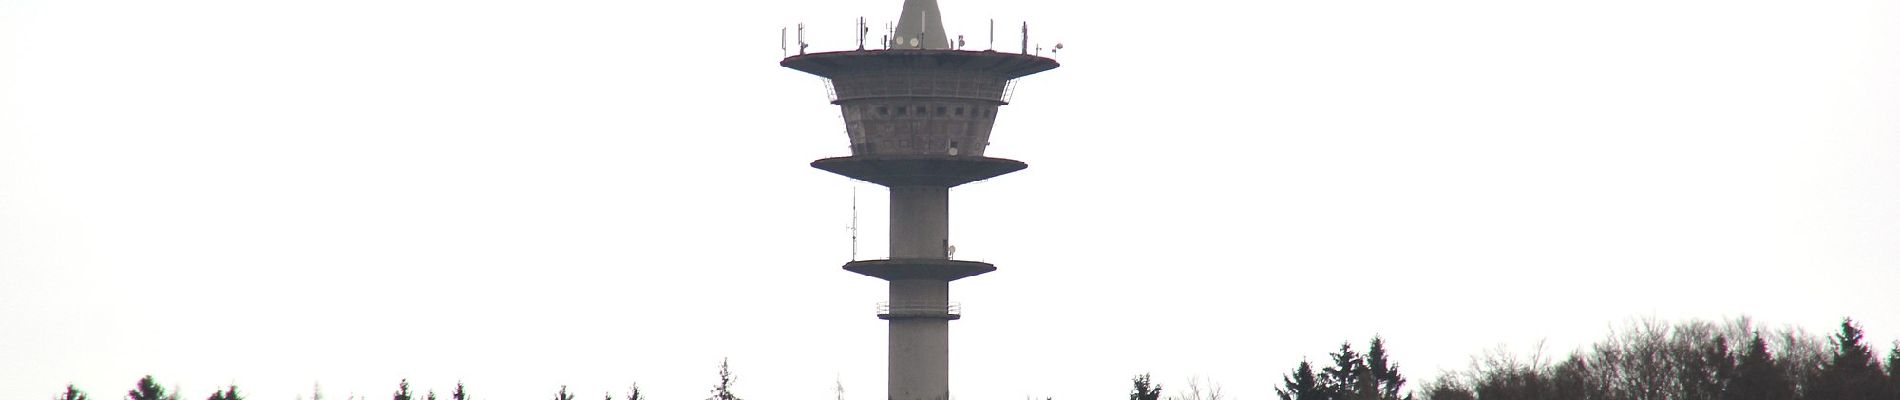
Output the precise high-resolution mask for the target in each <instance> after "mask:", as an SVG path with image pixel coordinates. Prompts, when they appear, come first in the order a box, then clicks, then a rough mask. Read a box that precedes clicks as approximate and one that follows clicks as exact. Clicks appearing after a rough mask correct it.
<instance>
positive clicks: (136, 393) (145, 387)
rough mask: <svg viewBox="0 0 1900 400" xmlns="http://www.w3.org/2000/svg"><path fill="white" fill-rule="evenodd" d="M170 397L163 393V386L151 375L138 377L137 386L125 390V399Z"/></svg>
mask: <svg viewBox="0 0 1900 400" xmlns="http://www.w3.org/2000/svg"><path fill="white" fill-rule="evenodd" d="M171 397H172V396H169V395H166V394H165V387H163V386H159V385H158V381H155V380H153V379H152V376H151V375H146V376H145V377H144V378H139V383H138V388H137V389H133V390H131V391H128V392H125V399H126V400H169V399H171Z"/></svg>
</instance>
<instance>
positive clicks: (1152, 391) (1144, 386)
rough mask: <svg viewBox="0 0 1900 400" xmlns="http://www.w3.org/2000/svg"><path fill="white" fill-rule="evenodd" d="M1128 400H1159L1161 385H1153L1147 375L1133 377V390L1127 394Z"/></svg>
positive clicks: (1151, 379)
mask: <svg viewBox="0 0 1900 400" xmlns="http://www.w3.org/2000/svg"><path fill="white" fill-rule="evenodd" d="M1128 400H1161V384H1158V383H1154V381H1153V378H1152V377H1150V376H1149V375H1148V374H1141V375H1136V376H1135V390H1134V391H1133V392H1129V393H1128Z"/></svg>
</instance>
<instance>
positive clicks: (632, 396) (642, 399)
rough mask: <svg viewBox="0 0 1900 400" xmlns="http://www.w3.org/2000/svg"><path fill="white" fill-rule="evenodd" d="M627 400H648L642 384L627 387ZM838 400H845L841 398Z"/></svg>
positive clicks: (636, 383)
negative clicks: (641, 390) (641, 391)
mask: <svg viewBox="0 0 1900 400" xmlns="http://www.w3.org/2000/svg"><path fill="white" fill-rule="evenodd" d="M839 397H843V395H839ZM627 400H647V398H646V396H645V395H642V394H640V383H638V382H635V383H634V384H632V385H627ZM838 400H844V399H842V398H840V399H838Z"/></svg>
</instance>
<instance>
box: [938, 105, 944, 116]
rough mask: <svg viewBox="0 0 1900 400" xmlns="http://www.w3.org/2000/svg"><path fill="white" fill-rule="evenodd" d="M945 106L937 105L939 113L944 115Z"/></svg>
mask: <svg viewBox="0 0 1900 400" xmlns="http://www.w3.org/2000/svg"><path fill="white" fill-rule="evenodd" d="M943 109H944V107H943V106H937V115H943Z"/></svg>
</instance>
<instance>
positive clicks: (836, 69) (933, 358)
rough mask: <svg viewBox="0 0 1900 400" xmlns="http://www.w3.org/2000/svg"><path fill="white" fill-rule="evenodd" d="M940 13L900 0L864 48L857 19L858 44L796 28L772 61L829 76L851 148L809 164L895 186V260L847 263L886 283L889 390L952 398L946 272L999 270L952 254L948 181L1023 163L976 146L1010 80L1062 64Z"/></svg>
mask: <svg viewBox="0 0 1900 400" xmlns="http://www.w3.org/2000/svg"><path fill="white" fill-rule="evenodd" d="M941 15H942V14H941V13H939V12H938V11H937V2H936V0H905V1H904V9H903V12H902V13H901V14H900V15H899V19H898V21H897V26H896V27H895V28H892V29H890V30H888V31H885V32H881V34H883V36H885V37H884V38H883V41H884V43H880V46H871V47H872V49H869V50H866V49H865V46H864V45H863V43H862V42H863V40H864V39H865V38H866V37H871V38H872V39H877V38H876V37H875V35H871V34H869V32H870V30H869V29H867V28H866V27H865V26H864V23H863V22H862V20H860V22H859V28H858V32H859V36H858V38H859V41H860V43H859V49H858V50H852V51H838V52H828V53H812V54H805V53H804V51H803V48H804V43H802V42H803V40H802V38H801V40H800V42H801V43H800V45H799V49H800V51H799V54H798V55H795V56H791V57H787V58H785V59H784V60H783V61H780V62H779V65H782V66H785V67H787V68H792V69H796V70H799V71H804V72H807V73H810V74H812V75H817V76H819V77H822V78H824V79H825V80H826V82H827V85H826V86H827V87H828V88H830V89H831V92H832V93H831V95H832V101H831V103H832V104H836V105H838V108H839V110H840V111H841V112H843V114H844V123H845V133H846V134H847V135H848V136H849V137H850V140H851V155H850V156H848V157H834V158H826V159H822V160H818V161H814V162H812V163H811V165H812V167H816V168H818V169H822V170H825V171H830V172H832V173H836V174H839V175H844V176H846V177H850V178H852V179H857V180H861V181H867V182H871V183H876V184H879V185H883V186H886V187H889V188H890V194H891V199H890V213H891V215H890V223H891V226H890V258H889V259H883V260H865V261H852V262H849V263H846V264H845V265H844V269H845V270H848V271H851V272H856V273H859V274H864V275H868V276H872V277H876V278H879V279H883V280H886V281H889V282H890V299H889V301H888V302H886V303H884V304H881V305H880V307H879V308H878V318H880V319H884V320H887V321H889V323H890V342H889V343H890V353H889V375H888V382H889V386H888V387H889V389H888V390H889V397H888V398H889V400H946V399H948V398H949V395H950V392H949V387H950V374H949V364H950V329H949V328H950V321H951V320H955V319H958V318H959V317H961V312H960V310H959V309H958V307H956V305H955V304H954V303H951V302H950V300H949V298H950V281H953V280H957V279H961V278H966V277H970V276H975V275H979V274H983V273H986V272H990V271H995V270H996V266H994V265H990V264H988V263H981V262H974V261H958V260H952V259H950V253H951V247H950V240H949V231H950V229H949V228H950V226H949V221H950V188H951V187H955V186H957V185H962V184H965V183H970V182H975V181H980V180H984V179H989V178H994V177H997V176H1001V175H1003V174H1007V173H1011V172H1016V171H1018V170H1021V169H1023V168H1027V167H1028V165H1027V164H1024V163H1022V162H1021V161H1016V160H1009V159H1002V158H991V157H985V156H984V155H983V153H984V150H986V149H987V148H988V147H989V144H990V128H991V126H993V125H994V124H995V122H996V112H997V109H998V108H999V107H1000V106H1003V105H1005V104H1009V103H1008V101H1009V92H1010V88H1011V87H1012V82H1013V81H1014V80H1015V79H1016V78H1020V77H1023V76H1027V75H1030V74H1034V73H1037V72H1042V71H1047V70H1050V69H1054V68H1056V67H1057V64H1056V61H1055V60H1053V59H1048V58H1043V57H1039V56H1035V55H1030V54H1017V53H1008V52H997V51H993V50H991V51H962V50H958V49H955V48H952V42H951V41H950V39H949V36H948V35H946V34H945V32H944V29H943V22H942V21H943V19H942V17H941ZM1026 32H1027V28H1025V35H1026ZM992 35H993V34H992ZM801 36H802V35H801ZM991 40H992V41H994V38H992V39H991ZM1024 43H1025V45H1024V47H1025V48H1024V51H1023V53H1028V50H1027V43H1028V40H1027V39H1026V38H1025V39H1024Z"/></svg>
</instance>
